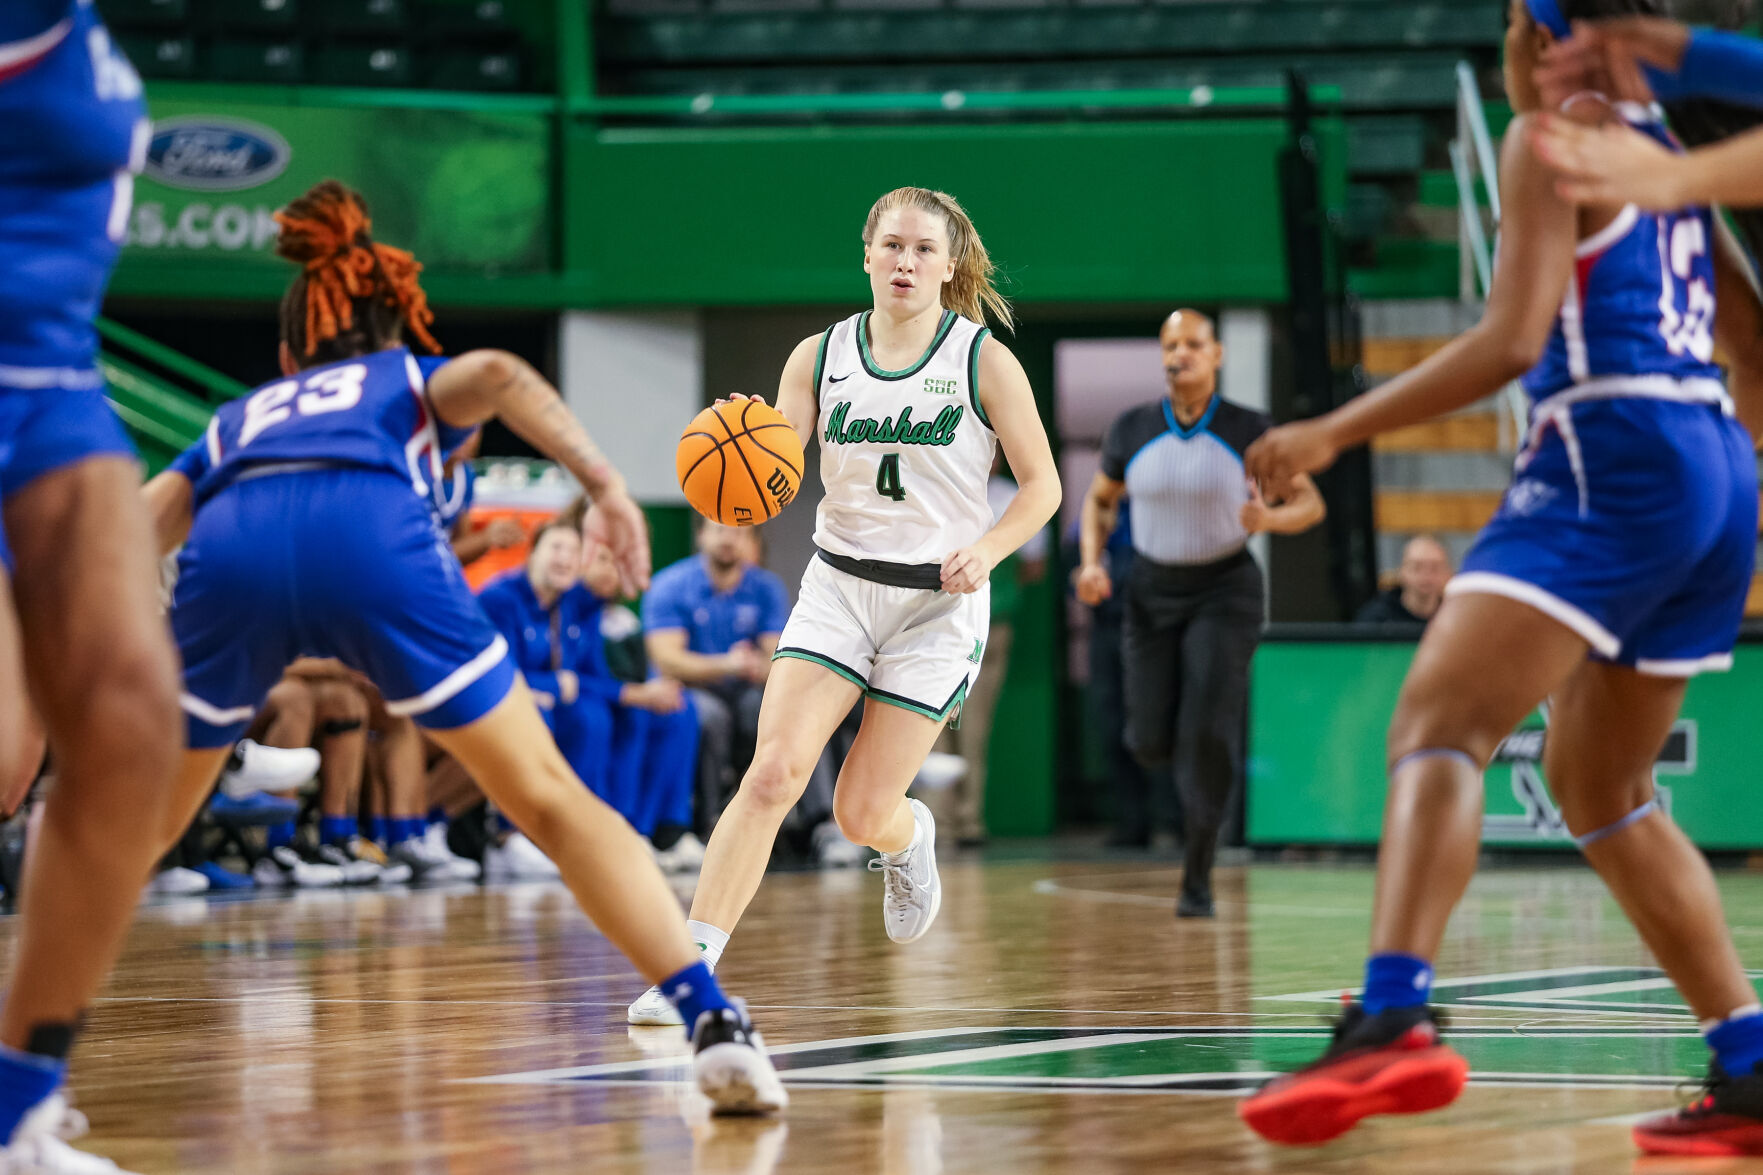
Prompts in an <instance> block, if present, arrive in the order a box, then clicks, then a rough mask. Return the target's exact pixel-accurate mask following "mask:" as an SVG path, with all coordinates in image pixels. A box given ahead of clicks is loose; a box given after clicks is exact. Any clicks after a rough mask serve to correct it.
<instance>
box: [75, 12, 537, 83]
mask: <svg viewBox="0 0 1763 1175" xmlns="http://www.w3.org/2000/svg"><path fill="white" fill-rule="evenodd" d="M544 7H545V9H548V5H546V6H544ZM103 11H104V17H105V20H106V22H107V23H109V25H110V26H111V28H112V29H113V30H114V32H115V33H116V37H117V40H118V41H119V42H120V43H121V44H122V46H123V48H124V49H125V50H126V51H127V53H128V54H129V57H130V59H131V60H132V61H134V63H135V65H136V67H137V68H138V69H139V70H140V71H141V74H142V76H144V77H145V78H147V79H148V80H149V81H150V82H151V81H153V80H156V79H164V80H178V81H202V80H210V81H222V82H274V83H286V84H290V85H301V84H314V85H329V86H392V87H429V88H435V89H447V90H484V91H521V90H532V89H536V88H538V87H539V86H540V85H542V84H547V83H548V80H549V79H550V78H551V76H552V70H551V68H550V65H549V61H548V58H547V57H546V55H543V54H539V53H536V52H534V50H533V48H532V44H531V42H532V40H533V37H532V29H533V28H534V27H535V25H540V26H542V25H543V24H547V23H549V18H548V17H547V16H546V15H545V11H543V10H541V7H540V6H539V5H537V4H534V3H532V2H531V0H527V2H525V3H521V2H520V0H105V3H104V4H103ZM523 17H524V18H525V19H522V18H523Z"/></svg>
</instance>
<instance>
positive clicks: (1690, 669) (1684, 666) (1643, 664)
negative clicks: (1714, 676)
mask: <svg viewBox="0 0 1763 1175" xmlns="http://www.w3.org/2000/svg"><path fill="white" fill-rule="evenodd" d="M1731 668H1732V654H1731V653H1709V654H1708V655H1707V656H1706V657H1686V658H1681V659H1677V660H1658V661H1655V660H1651V659H1649V658H1646V657H1642V658H1641V659H1640V660H1638V661H1636V662H1635V663H1634V669H1635V672H1636V673H1645V674H1646V675H1647V676H1649V677H1694V676H1695V675H1696V674H1698V673H1725V672H1726V671H1727V670H1729V669H1731Z"/></svg>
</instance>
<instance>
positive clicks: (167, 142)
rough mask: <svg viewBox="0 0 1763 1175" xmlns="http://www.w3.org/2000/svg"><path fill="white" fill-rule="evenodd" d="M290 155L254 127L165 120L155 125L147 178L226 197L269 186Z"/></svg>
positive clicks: (279, 140) (278, 141) (273, 135)
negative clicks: (236, 192) (239, 191)
mask: <svg viewBox="0 0 1763 1175" xmlns="http://www.w3.org/2000/svg"><path fill="white" fill-rule="evenodd" d="M292 154H293V152H292V151H290V150H289V149H288V143H287V140H286V139H284V138H282V137H281V136H280V135H278V134H276V133H275V132H274V131H272V130H270V129H269V128H268V127H266V126H260V125H258V124H257V123H254V122H243V121H240V120H238V119H230V118H204V117H200V116H197V117H190V118H167V119H163V120H161V121H159V122H156V123H154V124H153V141H152V143H151V144H149V145H148V148H147V175H148V176H149V177H150V178H152V179H155V180H158V181H159V182H160V183H162V184H166V185H168V186H169V187H173V188H188V189H190V190H192V191H197V192H230V191H236V190H237V189H239V188H254V187H256V186H257V185H259V184H266V183H268V182H269V181H270V180H272V179H274V178H275V177H276V176H278V175H280V174H282V172H283V171H285V170H286V169H287V166H288V159H289V157H290V156H291V155H292Z"/></svg>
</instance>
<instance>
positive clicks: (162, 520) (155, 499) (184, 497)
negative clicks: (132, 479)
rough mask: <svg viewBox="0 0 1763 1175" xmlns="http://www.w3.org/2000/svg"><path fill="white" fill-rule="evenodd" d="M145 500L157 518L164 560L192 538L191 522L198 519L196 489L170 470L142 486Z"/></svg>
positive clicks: (156, 526) (156, 524)
mask: <svg viewBox="0 0 1763 1175" xmlns="http://www.w3.org/2000/svg"><path fill="white" fill-rule="evenodd" d="M141 497H142V498H143V499H144V500H145V501H146V503H147V513H148V514H150V515H151V516H152V518H153V533H154V536H155V537H156V538H157V540H158V542H159V557H160V558H161V559H163V558H165V557H166V556H167V555H169V554H171V553H172V552H173V551H175V550H177V549H178V547H179V546H181V545H182V544H183V541H184V540H185V539H186V538H188V537H189V536H190V523H191V522H192V521H194V519H195V504H196V491H195V487H194V486H192V485H191V484H190V479H189V478H187V477H185V476H184V475H183V474H182V473H180V472H178V471H177V470H175V469H167V470H164V471H162V472H160V473H156V474H154V475H153V477H152V478H150V479H149V480H148V482H147V484H146V485H144V486H142V487H141Z"/></svg>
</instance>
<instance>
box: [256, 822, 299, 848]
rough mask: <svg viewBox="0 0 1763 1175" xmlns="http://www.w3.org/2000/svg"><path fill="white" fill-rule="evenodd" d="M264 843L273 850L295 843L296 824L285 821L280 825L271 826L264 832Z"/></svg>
mask: <svg viewBox="0 0 1763 1175" xmlns="http://www.w3.org/2000/svg"><path fill="white" fill-rule="evenodd" d="M263 843H264V844H266V845H268V846H269V847H270V848H272V849H279V848H281V847H282V846H283V845H291V844H293V843H294V822H293V821H292V820H284V821H282V822H281V823H280V824H271V825H270V826H269V827H268V828H266V829H264V830H263Z"/></svg>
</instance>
